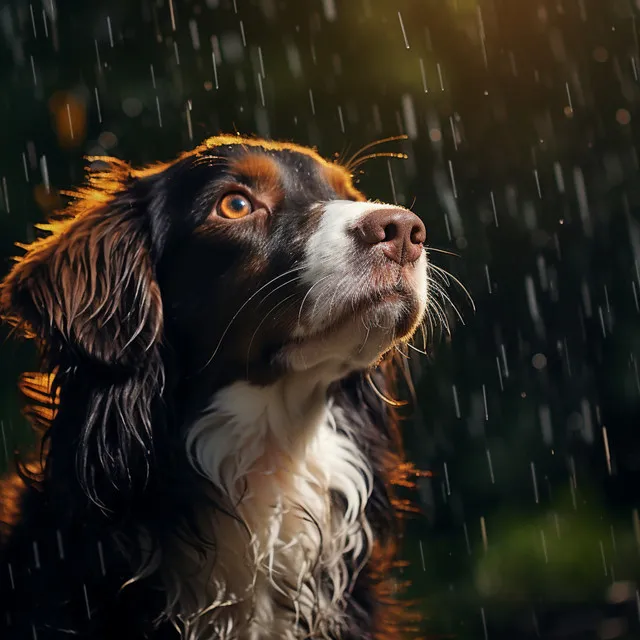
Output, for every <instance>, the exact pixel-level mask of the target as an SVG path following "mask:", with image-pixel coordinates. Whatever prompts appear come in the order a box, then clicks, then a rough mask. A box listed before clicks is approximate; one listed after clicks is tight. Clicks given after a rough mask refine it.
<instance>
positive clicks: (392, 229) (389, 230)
mask: <svg viewBox="0 0 640 640" xmlns="http://www.w3.org/2000/svg"><path fill="white" fill-rule="evenodd" d="M397 237H398V227H397V226H396V225H395V224H394V223H393V222H392V223H390V224H388V225H387V226H386V227H385V228H384V240H383V242H389V241H390V240H395V239H396V238H397Z"/></svg>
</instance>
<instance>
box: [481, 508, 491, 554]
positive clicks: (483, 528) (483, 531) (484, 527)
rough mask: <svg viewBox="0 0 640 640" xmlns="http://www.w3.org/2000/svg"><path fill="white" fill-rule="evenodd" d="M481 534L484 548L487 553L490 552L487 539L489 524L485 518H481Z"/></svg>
mask: <svg viewBox="0 0 640 640" xmlns="http://www.w3.org/2000/svg"><path fill="white" fill-rule="evenodd" d="M480 534H481V535H482V546H483V547H484V552H485V553H486V552H487V551H488V550H489V541H488V538H487V524H486V522H485V520H484V516H480Z"/></svg>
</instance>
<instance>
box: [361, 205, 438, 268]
mask: <svg viewBox="0 0 640 640" xmlns="http://www.w3.org/2000/svg"><path fill="white" fill-rule="evenodd" d="M355 231H356V234H357V235H358V236H359V237H360V238H361V240H363V241H364V242H365V243H366V244H368V245H380V247H381V249H382V253H384V255H385V256H387V258H389V260H392V261H393V262H397V263H398V264H399V265H405V264H408V263H411V262H415V261H416V260H417V259H418V258H419V257H420V254H421V253H422V245H423V243H424V242H425V240H426V239H427V230H426V229H425V226H424V224H423V223H422V220H420V218H418V216H417V215H416V214H415V213H411V211H407V210H406V209H400V208H398V209H389V208H387V209H375V210H374V211H371V212H370V213H367V214H365V215H364V216H363V217H362V218H361V220H360V221H359V222H358V223H356V225H355Z"/></svg>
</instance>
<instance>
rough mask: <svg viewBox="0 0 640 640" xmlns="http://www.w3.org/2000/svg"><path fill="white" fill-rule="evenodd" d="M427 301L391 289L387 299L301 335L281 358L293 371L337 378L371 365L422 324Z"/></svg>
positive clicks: (281, 354)
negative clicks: (312, 372)
mask: <svg viewBox="0 0 640 640" xmlns="http://www.w3.org/2000/svg"><path fill="white" fill-rule="evenodd" d="M423 315H424V304H423V302H422V301H421V298H420V297H419V296H415V295H407V294H406V293H405V294H401V293H391V294H389V295H388V296H385V298H384V300H382V301H377V302H376V303H371V304H368V305H367V304H363V305H361V306H360V307H358V308H356V309H355V310H354V309H351V310H350V312H345V313H344V314H342V315H341V316H339V317H336V318H335V319H334V320H333V321H332V322H331V323H327V324H325V326H323V327H322V328H321V329H319V330H316V331H313V332H309V333H307V334H306V335H298V336H297V337H296V338H295V339H294V340H292V341H291V342H289V343H288V344H286V345H285V346H284V348H283V349H282V351H281V353H280V355H279V359H280V361H281V362H282V364H283V365H284V366H285V369H286V370H288V371H290V372H304V371H314V370H317V371H318V372H319V375H321V376H324V375H326V376H327V377H328V378H330V379H336V378H340V377H343V376H345V375H347V374H348V373H351V372H353V371H357V370H364V369H368V368H370V367H372V366H374V365H376V364H377V363H378V362H379V361H380V359H381V358H382V357H383V356H384V354H385V353H387V352H388V351H389V350H390V349H392V348H393V347H394V346H395V345H397V344H399V343H401V342H406V341H407V340H409V339H410V338H411V336H412V335H413V334H414V333H415V331H416V329H417V328H418V327H419V326H420V323H421V322H422V318H423Z"/></svg>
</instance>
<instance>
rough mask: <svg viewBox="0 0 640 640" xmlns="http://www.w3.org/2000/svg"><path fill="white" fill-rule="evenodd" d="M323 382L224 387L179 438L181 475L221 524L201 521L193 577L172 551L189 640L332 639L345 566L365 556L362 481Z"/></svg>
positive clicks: (327, 378)
mask: <svg viewBox="0 0 640 640" xmlns="http://www.w3.org/2000/svg"><path fill="white" fill-rule="evenodd" d="M333 378H334V376H332V375H331V373H330V371H329V370H328V369H327V368H326V367H314V368H313V369H312V370H308V371H304V372H297V373H294V374H291V375H289V376H286V377H283V378H281V379H280V380H279V381H277V382H276V383H274V384H272V385H269V386H265V387H257V386H252V385H250V384H248V383H246V382H236V383H234V384H232V385H230V386H227V387H226V388H224V389H222V390H220V391H219V392H218V393H216V394H215V396H214V397H213V399H212V402H211V403H210V406H209V407H208V408H207V409H206V410H205V411H204V412H203V413H202V415H201V417H200V418H199V419H198V420H197V421H196V422H195V424H193V426H192V427H191V428H190V429H189V432H188V437H187V443H186V444H187V451H188V454H189V456H190V459H191V461H192V464H193V466H194V467H195V469H196V470H197V471H198V472H199V473H200V474H202V475H203V476H204V477H205V478H206V481H208V482H210V483H211V484H212V485H213V486H214V487H215V488H216V489H217V490H218V491H219V492H221V493H222V495H223V497H224V499H225V502H226V503H227V506H228V509H229V511H230V514H231V515H226V514H224V513H222V512H220V511H218V512H216V513H212V514H209V515H208V516H206V517H207V518H209V522H210V523H211V524H210V525H209V527H210V529H211V530H215V531H216V536H217V539H216V547H215V554H213V553H212V555H211V557H208V558H207V559H206V562H204V566H203V561H202V557H201V556H196V555H195V554H194V552H193V551H190V550H189V549H188V548H186V547H184V546H181V547H180V548H179V549H178V550H177V554H178V560H177V563H176V562H172V563H171V564H172V569H173V572H174V576H173V578H172V579H170V582H169V587H170V589H169V590H170V592H171V594H172V598H173V603H172V606H173V610H174V612H178V613H177V615H176V616H175V617H176V618H178V619H181V620H180V624H181V625H184V627H185V634H184V635H185V637H186V638H188V639H189V640H195V639H198V640H199V639H200V638H204V637H207V638H208V637H212V636H210V634H211V630H212V626H211V625H213V629H215V632H216V633H215V637H220V638H225V639H226V638H228V639H231V638H233V639H236V638H242V639H244V638H251V639H252V640H253V639H255V640H258V639H260V640H262V639H267V638H269V639H271V638H273V639H275V638H289V639H291V640H293V639H297V638H301V637H307V636H308V635H309V634H310V633H312V634H314V637H331V636H330V634H331V635H333V634H335V633H336V632H338V631H339V628H340V624H341V615H340V613H341V611H342V607H343V605H344V597H345V595H346V593H347V591H348V589H349V588H350V584H349V582H350V581H351V580H352V579H353V576H350V572H349V571H348V569H347V563H349V564H350V565H351V566H356V567H358V566H361V565H362V564H363V563H364V562H365V561H366V559H367V558H368V554H369V553H370V551H371V532H370V527H369V524H368V523H367V521H366V519H365V517H364V507H365V504H366V502H367V499H368V497H369V493H370V491H371V485H372V471H371V469H370V467H369V464H368V462H367V460H366V458H365V456H364V455H362V453H361V452H360V451H359V450H358V447H357V445H356V441H355V439H353V438H351V437H350V434H349V425H348V424H347V423H346V420H344V417H343V415H342V412H341V410H340V409H339V407H336V406H334V405H333V403H332V401H331V398H330V397H329V396H328V387H329V384H330V382H331V381H332V379H333ZM335 494H337V495H338V496H339V499H338V500H335ZM332 495H334V499H332ZM234 516H235V517H234ZM205 526H206V525H205ZM180 585H183V586H184V585H188V588H187V589H184V588H180ZM205 610H206V612H205ZM298 623H300V626H298ZM207 626H208V630H207V631H206V635H205V634H203V631H204V629H205V628H207Z"/></svg>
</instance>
